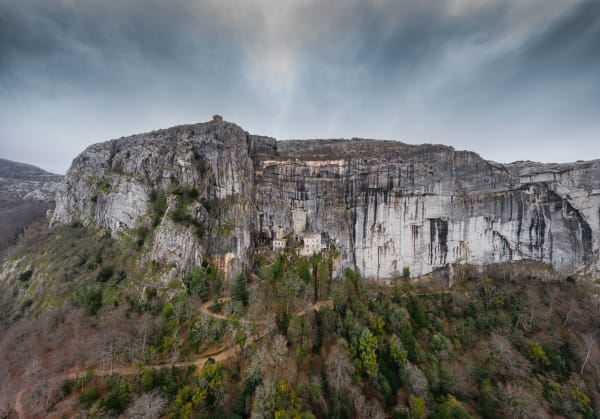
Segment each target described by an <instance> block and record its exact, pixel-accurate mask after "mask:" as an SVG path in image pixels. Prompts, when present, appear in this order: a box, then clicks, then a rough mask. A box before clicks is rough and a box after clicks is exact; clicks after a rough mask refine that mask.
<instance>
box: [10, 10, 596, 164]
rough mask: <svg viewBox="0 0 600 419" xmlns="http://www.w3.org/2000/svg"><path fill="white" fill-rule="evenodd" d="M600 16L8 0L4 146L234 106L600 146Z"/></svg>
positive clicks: (488, 137) (405, 130)
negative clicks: (599, 114) (599, 140)
mask: <svg viewBox="0 0 600 419" xmlns="http://www.w3.org/2000/svg"><path fill="white" fill-rule="evenodd" d="M599 17H600V3H598V2H597V1H596V0H528V1H527V2H523V1H522V0H488V1H483V2H482V1H479V0H477V1H475V0H445V1H439V0H421V1H418V2H415V1H408V0H401V1H395V0H331V1H327V2H322V1H317V0H312V1H306V0H303V1H290V2H280V1H275V0H255V1H244V2H239V1H234V0H203V1H193V0H174V1H170V2H164V1H159V0H149V1H142V0H130V1H126V2H123V1H117V0H106V1H102V2H98V1H93V0H75V1H73V0H71V1H68V0H57V1H52V2H47V1H42V0H20V1H18V2H13V1H10V0H0V155H3V157H12V158H16V159H20V160H24V161H29V162H32V163H38V164H40V165H42V166H44V167H46V168H49V169H53V170H57V171H64V170H65V168H66V166H67V165H68V163H69V161H70V160H71V158H72V157H73V155H71V154H73V153H74V152H76V151H77V150H80V149H83V148H84V147H85V146H86V145H87V144H89V143H90V142H93V141H98V140H102V139H106V138H107V137H110V136H120V135H126V134H129V133H133V132H136V131H143V130H149V129H154V128H159V127H161V126H165V125H170V124H176V123H183V122H192V121H198V120H202V119H207V118H209V117H210V115H211V114H212V112H221V113H223V114H224V115H225V117H226V118H227V119H229V120H233V121H235V122H238V123H240V124H241V125H242V126H244V128H246V129H248V130H250V131H253V132H256V133H262V134H269V135H274V136H278V137H280V138H289V137H296V138H297V137H304V136H311V137H317V136H353V135H360V136H373V137H380V138H398V139H402V140H405V141H409V142H423V141H434V142H441V143H448V144H450V145H454V146H456V147H457V148H472V149H474V150H475V151H478V152H480V153H481V154H482V155H484V156H485V157H487V158H492V159H498V160H514V159H517V158H537V159H540V160H546V159H555V157H554V156H555V155H556V153H555V154H552V153H551V152H550V147H546V149H547V150H540V147H537V148H536V147H535V144H537V143H536V141H539V140H538V138H545V139H546V141H547V143H546V144H550V145H552V147H554V148H553V150H556V149H560V147H561V144H560V138H561V137H564V136H565V135H571V136H572V138H571V140H572V141H575V142H577V141H578V140H577V139H578V138H579V139H580V144H581V145H580V148H581V149H583V150H584V151H585V154H586V155H587V156H590V155H597V156H598V157H600V147H599V146H596V145H594V144H593V141H591V140H590V138H594V135H596V136H597V134H598V132H600V126H599V123H598V122H597V121H596V119H597V118H594V115H593V113H594V110H595V109H597V105H598V104H599V103H598V98H599V97H600V95H599V94H598V93H600V91H599V90H600V82H599V80H598V76H597V74H600V71H599V70H600V69H599V68H598V67H600V65H599V63H600V55H598V54H597V51H599V50H600V35H599V34H600V24H599V19H600V18H599ZM561 101H563V102H561ZM565 102H568V106H567V105H566V104H565ZM595 106H596V108H594V107H595ZM75 122H76V123H75ZM499 143H502V144H504V145H505V147H504V149H502V148H500V147H499V146H498V144H499ZM56 144H61V145H63V147H62V148H61V147H59V148H58V149H60V151H62V153H60V152H59V151H58V150H57V147H55V145H56ZM31 150H37V151H38V153H39V155H35V154H32V151H31ZM63 150H64V151H63ZM67 150H68V152H67ZM507 150H508V151H507ZM536 152H537V154H536ZM520 153H522V154H523V155H520ZM561 156H562V157H563V158H567V159H568V158H575V157H577V156H575V154H570V155H568V156H567V155H565V154H562V155H561ZM32 158H34V159H37V160H35V161H34V160H32Z"/></svg>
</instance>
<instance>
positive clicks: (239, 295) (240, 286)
mask: <svg viewBox="0 0 600 419" xmlns="http://www.w3.org/2000/svg"><path fill="white" fill-rule="evenodd" d="M246 282H247V281H246V277H245V276H244V275H240V276H238V277H237V279H236V280H235V286H234V287H233V295H232V296H233V300H234V301H239V302H241V303H242V304H243V305H247V304H248V298H249V297H250V295H249V294H248V290H247V289H246Z"/></svg>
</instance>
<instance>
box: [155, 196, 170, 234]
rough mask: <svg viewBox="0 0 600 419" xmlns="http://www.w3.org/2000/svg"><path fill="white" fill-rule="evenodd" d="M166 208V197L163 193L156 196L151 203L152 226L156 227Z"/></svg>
mask: <svg viewBox="0 0 600 419" xmlns="http://www.w3.org/2000/svg"><path fill="white" fill-rule="evenodd" d="M166 210H167V197H166V196H164V195H160V196H158V197H157V198H156V199H155V200H154V202H153V203H152V208H151V213H152V227H156V226H158V225H159V224H160V221H161V220H162V218H163V216H164V215H165V211H166Z"/></svg>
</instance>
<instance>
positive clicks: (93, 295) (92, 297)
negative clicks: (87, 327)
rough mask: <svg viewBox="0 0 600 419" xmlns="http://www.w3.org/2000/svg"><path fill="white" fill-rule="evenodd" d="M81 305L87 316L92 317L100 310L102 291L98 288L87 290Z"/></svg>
mask: <svg viewBox="0 0 600 419" xmlns="http://www.w3.org/2000/svg"><path fill="white" fill-rule="evenodd" d="M83 303H84V306H85V312H86V314H87V315H88V316H93V315H95V314H96V313H98V310H100V309H101V308H102V289H101V288H99V287H91V288H89V289H88V290H87V291H86V292H85V294H84V296H83Z"/></svg>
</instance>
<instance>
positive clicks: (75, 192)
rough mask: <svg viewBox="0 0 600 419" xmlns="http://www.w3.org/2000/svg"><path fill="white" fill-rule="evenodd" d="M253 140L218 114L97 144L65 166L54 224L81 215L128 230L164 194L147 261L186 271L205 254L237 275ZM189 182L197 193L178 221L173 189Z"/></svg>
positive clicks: (247, 219) (245, 239)
mask: <svg viewBox="0 0 600 419" xmlns="http://www.w3.org/2000/svg"><path fill="white" fill-rule="evenodd" d="M253 143H254V139H253V137H251V136H250V135H248V134H247V133H246V132H245V131H243V130H242V129H241V128H239V127H238V126H236V125H234V124H230V123H224V122H218V121H215V122H211V123H207V124H196V125H186V126H180V127H175V128H170V129H167V130H159V131H154V132H151V133H148V134H141V135H135V136H132V137H128V138H122V139H119V140H112V141H108V142H105V143H101V144H95V145H93V146H91V147H89V148H87V149H86V150H85V151H84V152H83V153H81V154H80V155H79V156H77V158H75V160H74V161H73V164H72V166H71V168H70V169H69V171H68V172H67V175H66V178H65V181H64V183H63V184H62V185H61V187H60V189H59V191H58V193H57V205H56V210H55V213H54V217H53V219H52V223H53V224H56V223H70V222H73V221H80V222H83V223H85V224H91V225H95V226H99V227H105V228H108V229H110V230H111V231H113V233H115V234H117V235H132V234H133V233H132V230H133V229H135V228H137V227H139V226H148V225H149V224H150V220H151V219H152V218H153V206H155V203H154V202H153V201H156V200H160V199H161V197H165V198H166V199H165V202H166V203H167V208H166V211H163V212H161V213H159V214H158V215H159V216H158V218H157V219H156V224H157V225H156V226H155V227H156V228H155V229H154V231H153V234H152V235H151V237H150V240H151V242H150V243H149V244H148V245H147V249H146V251H147V254H146V255H145V257H144V260H146V261H147V260H156V261H159V262H162V263H174V264H175V265H176V266H177V267H178V269H179V271H181V272H183V273H187V272H189V270H190V269H191V267H192V266H193V265H195V264H200V263H201V262H202V260H203V259H204V258H208V259H212V261H213V262H214V263H215V264H216V265H218V266H219V267H220V268H221V269H222V270H223V271H225V272H227V273H228V275H229V276H230V275H233V274H236V273H238V272H240V271H241V270H242V269H244V268H245V267H246V265H247V263H248V261H249V260H250V256H251V253H252V249H253V240H252V232H253V231H254V227H253V223H254V210H253V207H252V205H251V204H252V202H253V199H254V186H253V185H254V182H253V178H254V171H253V162H252V159H251V157H250V152H251V147H253ZM192 189H193V190H195V191H196V192H195V193H197V196H194V197H193V198H194V199H192V200H189V201H191V202H185V205H184V208H183V209H182V210H180V211H179V214H180V218H181V213H182V212H183V213H184V220H183V221H184V222H175V221H174V220H177V218H176V217H173V213H174V212H176V211H177V206H178V204H177V199H178V198H177V195H176V194H177V191H178V190H179V191H181V190H184V191H186V190H192ZM201 203H203V204H201ZM154 212H155V211H154ZM179 221H181V220H179ZM198 226H201V227H200V228H201V229H202V231H201V232H200V233H201V234H200V233H198Z"/></svg>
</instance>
